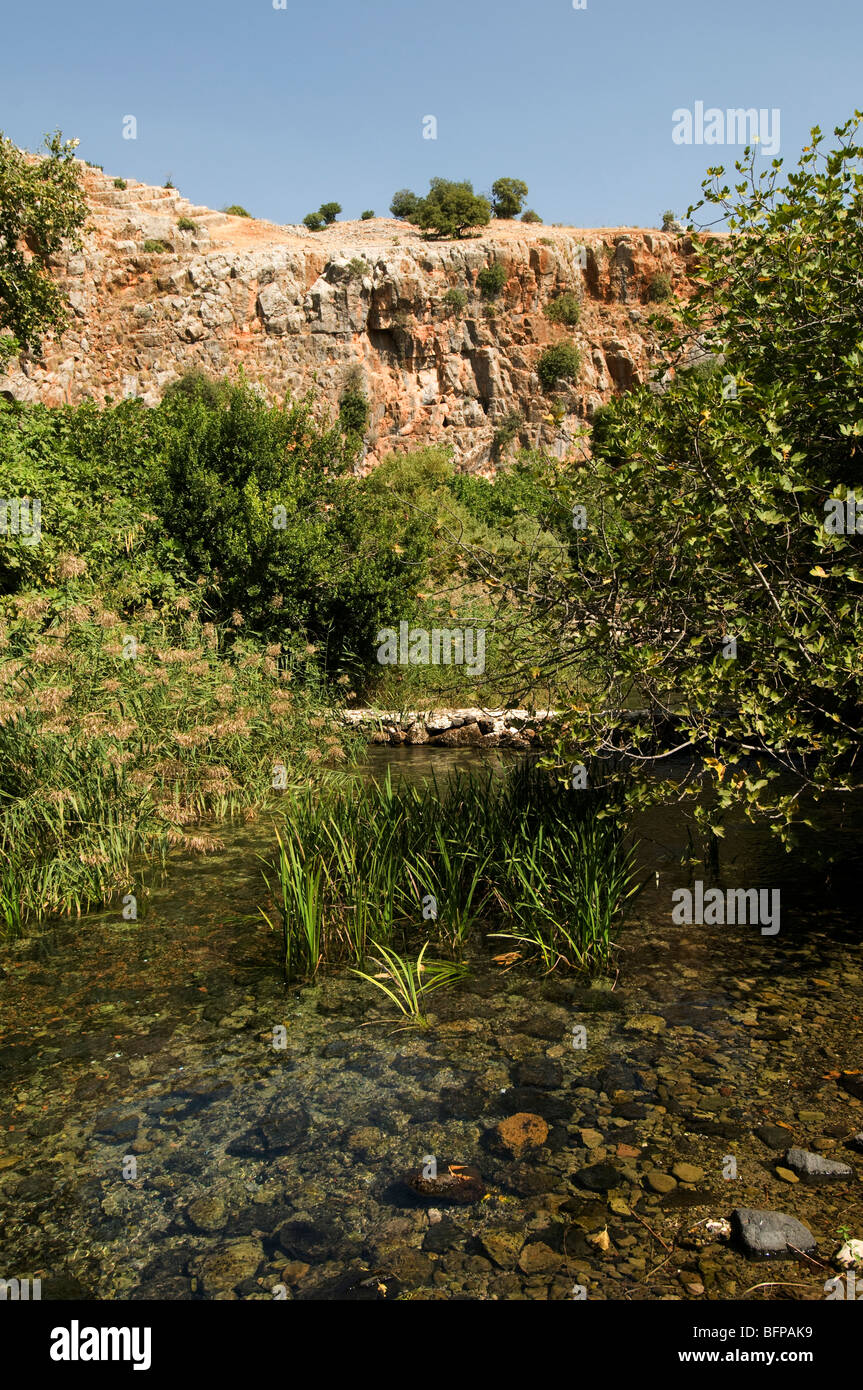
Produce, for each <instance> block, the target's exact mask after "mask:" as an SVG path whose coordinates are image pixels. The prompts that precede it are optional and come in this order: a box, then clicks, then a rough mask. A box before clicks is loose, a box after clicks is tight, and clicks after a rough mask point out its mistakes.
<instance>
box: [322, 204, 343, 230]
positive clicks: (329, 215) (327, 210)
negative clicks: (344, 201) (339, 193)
mask: <svg viewBox="0 0 863 1390" xmlns="http://www.w3.org/2000/svg"><path fill="white" fill-rule="evenodd" d="M341 210H342V205H341V203H321V206H320V207H319V208H318V212H319V213H320V214H321V217H322V218H323V219H324V221H325V223H326V224H327V226H329V225H330V223H331V222H335V220H336V218H337V217H338V215H339V213H340V212H341Z"/></svg>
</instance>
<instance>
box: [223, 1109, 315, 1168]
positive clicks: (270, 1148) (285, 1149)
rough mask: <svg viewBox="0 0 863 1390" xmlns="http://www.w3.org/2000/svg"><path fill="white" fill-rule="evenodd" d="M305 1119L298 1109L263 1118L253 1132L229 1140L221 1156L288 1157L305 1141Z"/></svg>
mask: <svg viewBox="0 0 863 1390" xmlns="http://www.w3.org/2000/svg"><path fill="white" fill-rule="evenodd" d="M308 1128H309V1116H308V1113H307V1111H306V1110H304V1109H303V1107H302V1106H298V1107H297V1108H296V1109H292V1110H291V1109H286V1110H277V1111H274V1112H272V1113H270V1114H268V1115H265V1116H264V1117H263V1119H262V1120H261V1121H260V1123H259V1124H258V1125H256V1126H255V1127H254V1128H253V1129H247V1130H246V1131H245V1133H244V1134H240V1135H239V1136H238V1137H237V1138H236V1139H232V1140H231V1143H230V1144H228V1146H227V1148H226V1150H225V1152H226V1153H229V1154H231V1155H232V1156H233V1157H234V1158H271V1157H272V1156H273V1155H274V1154H286V1153H290V1152H291V1151H292V1150H293V1149H295V1148H297V1146H298V1145H299V1144H301V1143H302V1142H303V1140H304V1139H305V1137H306V1134H307V1132H308Z"/></svg>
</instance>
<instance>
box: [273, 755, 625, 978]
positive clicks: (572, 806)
mask: <svg viewBox="0 0 863 1390" xmlns="http://www.w3.org/2000/svg"><path fill="white" fill-rule="evenodd" d="M608 812H609V806H608V805H607V804H606V803H605V802H604V801H603V800H602V797H601V795H600V794H598V793H593V792H588V791H580V792H574V791H572V790H571V789H570V787H569V786H568V785H566V784H564V783H563V782H562V781H561V780H560V779H558V778H556V777H555V776H554V774H553V773H549V772H545V771H541V770H539V769H538V768H536V767H528V766H526V765H520V766H518V767H516V768H514V769H512V770H511V771H510V772H509V773H508V774H507V775H506V776H504V777H503V778H501V779H498V780H495V779H494V777H493V776H491V775H490V776H488V777H478V778H477V777H469V776H465V775H464V774H461V775H458V776H456V777H455V778H454V779H452V780H451V781H450V782H448V783H447V784H446V785H445V786H444V788H443V789H440V788H439V787H438V786H437V785H436V783H434V782H433V781H432V782H431V783H427V784H423V785H422V786H415V785H413V786H410V785H401V786H394V784H393V782H392V779H391V777H390V776H389V774H387V777H386V778H385V779H384V780H383V781H382V782H374V783H371V784H367V783H359V782H349V781H348V780H347V779H340V780H335V779H334V780H331V781H329V782H325V783H324V785H323V787H322V788H321V789H320V790H317V791H316V792H315V793H312V792H310V791H308V792H306V793H304V794H302V795H298V796H295V797H293V798H291V799H290V800H289V801H288V803H287V804H286V806H285V816H286V826H285V832H284V836H283V837H280V839H279V858H278V862H277V865H276V884H275V890H274V892H273V896H274V898H275V899H276V901H277V903H278V909H279V914H280V926H281V930H282V933H283V937H284V958H285V973H286V977H287V978H288V979H289V980H291V979H296V978H298V977H309V976H311V975H314V974H315V973H316V972H317V971H318V970H319V969H320V967H321V966H322V965H323V964H324V963H328V962H334V961H339V960H351V961H354V962H355V963H356V964H359V965H362V964H363V962H364V961H365V959H366V957H367V955H369V954H370V953H374V952H376V953H377V957H378V960H379V962H380V958H381V956H382V955H383V959H384V964H385V967H386V970H387V971H388V972H389V974H388V976H387V978H390V977H391V980H390V983H391V986H392V981H395V982H396V984H397V985H398V992H399V998H400V999H401V998H403V997H405V996H404V989H403V982H404V981H405V980H406V979H407V978H409V976H408V975H406V974H405V971H406V970H408V969H409V964H410V963H409V962H408V961H405V960H402V958H401V957H400V956H398V955H397V954H396V952H395V947H396V945H402V944H404V943H407V942H408V941H409V940H410V939H411V938H412V937H413V938H416V937H418V935H419V934H420V933H425V935H426V939H427V941H432V940H434V941H435V942H437V943H438V945H439V947H440V948H441V949H443V950H445V951H447V952H448V953H449V955H450V956H451V957H452V958H454V959H455V960H461V959H462V958H463V956H464V953H465V951H466V949H467V947H468V944H469V943H470V942H471V941H472V940H478V939H479V938H481V937H482V936H483V935H500V936H505V937H507V938H509V939H511V940H512V941H514V942H515V943H517V945H518V946H519V948H520V954H521V956H522V957H523V958H524V959H528V958H536V959H538V960H539V961H541V962H542V964H543V965H544V966H545V968H546V970H553V969H555V968H556V967H558V966H568V967H571V968H578V969H591V968H593V967H596V966H601V965H603V964H604V963H605V962H607V960H608V957H609V954H610V952H611V950H612V945H613V942H612V933H613V931H614V928H615V926H616V924H617V923H618V922H619V920H620V917H621V914H622V911H623V908H624V906H625V903H626V901H627V899H628V898H629V897H630V896H631V895H632V893H633V892H634V891H635V886H634V882H635V881H634V867H633V858H634V855H633V851H632V849H631V848H627V846H626V843H625V839H624V834H623V830H622V828H621V825H620V823H619V821H618V819H617V818H616V817H615V816H614V815H612V814H609V813H608ZM268 882H269V878H268ZM271 891H273V890H272V885H271ZM265 915H266V914H265ZM267 920H268V921H270V922H271V925H275V924H274V923H273V921H272V918H271V917H270V916H268V917H267ZM393 972H395V973H394V974H393ZM367 978H368V977H367Z"/></svg>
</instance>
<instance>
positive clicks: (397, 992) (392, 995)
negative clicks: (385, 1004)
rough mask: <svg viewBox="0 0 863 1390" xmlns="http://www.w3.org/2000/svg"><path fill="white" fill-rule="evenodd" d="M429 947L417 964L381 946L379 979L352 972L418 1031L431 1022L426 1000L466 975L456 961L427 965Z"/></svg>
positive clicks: (422, 952) (428, 963)
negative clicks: (425, 1007) (380, 994)
mask: <svg viewBox="0 0 863 1390" xmlns="http://www.w3.org/2000/svg"><path fill="white" fill-rule="evenodd" d="M428 946H429V943H428V942H426V943H425V945H424V946H423V948H422V950H421V951H420V953H419V955H418V956H417V958H416V960H415V961H412V960H408V959H406V958H405V957H404V956H400V955H398V953H397V952H396V951H392V950H390V949H389V948H388V947H386V946H379V947H378V950H379V952H380V956H379V957H378V959H377V961H376V964H378V965H379V966H380V967H381V973H380V974H379V975H368V974H366V972H365V971H363V970H354V971H353V974H354V975H359V977H360V979H361V980H367V981H368V982H369V984H372V985H374V986H375V988H376V989H379V990H381V991H382V992H383V993H384V994H385V995H386V996H387V998H388V999H391V1000H392V1002H393V1003H394V1004H395V1006H396V1008H397V1009H398V1010H399V1012H400V1013H402V1014H403V1015H404V1017H405V1018H407V1019H409V1020H410V1022H411V1024H412V1025H414V1026H415V1027H419V1028H427V1027H428V1019H427V1018H426V1016H425V1014H424V1013H423V1003H424V1000H425V998H426V996H427V995H429V994H430V993H431V992H432V990H435V989H442V988H443V987H444V986H445V985H451V984H455V983H456V982H457V981H458V980H462V979H464V977H465V975H466V974H467V966H465V965H460V964H458V963H456V962H453V961H431V960H430V961H428V962H426V961H425V960H424V956H425V953H426V951H427V950H428Z"/></svg>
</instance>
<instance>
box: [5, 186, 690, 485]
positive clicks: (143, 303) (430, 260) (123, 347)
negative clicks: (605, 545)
mask: <svg viewBox="0 0 863 1390" xmlns="http://www.w3.org/2000/svg"><path fill="white" fill-rule="evenodd" d="M80 169H81V176H82V181H83V184H84V187H85V190H86V193H87V197H88V201H89V204H90V211H91V217H90V224H91V230H90V231H89V232H88V234H87V237H86V239H85V244H84V249H83V251H82V252H80V253H76V254H74V255H70V256H68V257H66V258H62V259H60V260H58V262H57V265H56V269H55V273H56V276H57V279H58V282H59V283H60V284H61V286H62V287H63V288H64V290H66V292H67V293H68V295H69V300H70V305H71V322H70V325H69V328H68V329H67V331H66V332H65V333H64V335H63V337H62V339H61V340H60V342H59V343H56V342H51V340H48V341H47V342H46V358H45V363H44V365H43V366H38V367H37V366H34V365H32V364H27V365H26V367H25V366H24V365H23V364H22V365H13V366H12V367H11V368H10V369H9V370H8V371H7V372H6V375H5V377H3V378H0V390H3V391H6V392H9V393H11V394H12V395H13V396H14V397H16V398H17V399H21V400H41V401H44V402H45V403H47V404H59V403H60V402H62V401H69V402H72V403H75V402H78V401H80V400H83V399H85V398H86V397H88V396H92V397H93V398H95V399H96V400H98V401H102V400H104V399H105V397H106V396H111V397H113V398H114V399H115V400H116V399H118V398H122V397H124V396H140V397H142V398H143V399H144V400H145V401H146V402H147V403H148V404H155V403H156V402H157V401H158V400H159V399H160V398H161V395H162V392H163V391H164V389H165V387H166V386H167V385H168V384H169V383H170V382H171V381H173V380H175V379H176V378H177V377H179V376H180V375H182V374H183V373H184V372H186V371H189V370H191V369H198V370H203V371H206V372H208V373H211V374H213V375H216V376H226V377H236V376H237V374H238V373H239V371H240V369H242V370H243V371H244V372H245V373H246V375H247V377H248V378H249V380H251V381H252V382H255V383H259V384H260V386H261V388H262V389H263V390H264V391H265V392H266V393H267V394H269V395H270V396H271V397H272V398H274V399H281V398H283V397H284V395H285V393H286V392H289V393H290V394H291V395H293V396H302V395H305V394H306V393H307V392H309V391H311V392H312V393H313V394H314V395H315V396H316V398H317V400H318V401H319V403H320V407H321V410H322V411H330V412H334V411H335V410H336V409H337V406H338V400H339V397H340V396H341V394H342V392H343V390H344V388H345V385H346V383H347V380H348V376H349V374H351V373H352V372H353V373H355V372H356V371H358V372H359V376H360V379H361V381H362V383H363V387H364V390H365V392H366V394H367V395H368V397H369V399H370V402H371V414H370V427H369V431H368V433H367V436H366V439H367V453H366V456H365V459H364V467H372V466H374V464H375V463H376V462H378V461H379V460H380V459H382V458H383V457H384V456H385V455H386V454H388V453H391V452H394V451H403V450H406V449H412V448H418V447H420V446H423V445H428V444H433V443H439V442H441V443H445V444H447V445H448V446H450V447H452V449H453V452H454V457H455V460H456V462H457V464H458V465H459V466H460V467H462V468H479V469H486V468H487V469H489V470H492V469H493V467H494V465H493V463H492V459H493V455H494V447H493V446H494V438H495V431H496V430H497V429H498V428H499V427H500V425H501V423H502V422H503V421H504V420H505V419H506V418H507V417H508V416H520V417H521V420H522V422H523V423H522V426H521V429H520V432H519V433H518V434H517V435H516V436H515V437H514V438H513V439H512V440H511V442H510V443H509V444H508V445H507V446H505V447H508V448H510V449H515V448H517V447H518V446H519V444H521V445H523V446H525V445H530V446H531V447H536V446H537V445H541V446H542V447H544V448H545V449H547V450H549V451H551V452H553V453H556V454H557V455H558V456H561V457H562V456H564V455H570V454H572V453H574V452H575V453H578V452H584V451H585V445H584V442H583V439H582V437H581V430H582V428H583V426H584V423H585V422H586V421H587V420H589V418H590V416H591V415H592V413H593V411H594V410H595V409H596V407H597V406H599V405H601V404H603V403H604V402H605V401H607V400H608V399H609V398H610V396H612V395H613V394H614V393H615V392H619V391H621V390H627V389H629V388H630V387H631V386H632V385H633V384H637V383H638V382H639V381H645V380H647V379H648V378H649V377H650V374H651V369H652V361H653V358H654V356H655V344H654V341H653V337H652V332H651V329H650V327H649V324H648V317H649V314H650V313H651V310H652V306H651V304H650V292H651V283H652V281H653V278H654V277H655V276H656V275H658V274H660V273H662V274H664V275H666V276H668V277H670V281H671V284H672V286H673V288H674V289H675V290H676V291H678V292H680V293H681V294H683V295H684V296H687V295H688V294H689V292H690V277H691V276H692V275H693V274H694V272H695V268H696V267H695V259H694V256H693V254H692V248H691V244H690V242H689V240H688V238H687V237H685V236H681V235H680V234H678V233H674V232H659V231H644V230H638V229H634V228H616V229H608V228H603V229H592V230H583V231H579V230H577V229H574V228H568V227H567V228H564V227H544V226H541V225H534V224H525V223H522V222H508V221H495V222H493V223H492V224H491V225H490V226H489V227H488V228H485V229H483V231H482V234H481V235H480V236H477V237H474V238H465V239H464V240H461V241H439V242H438V241H431V242H428V241H424V240H423V238H422V235H421V233H420V232H419V231H418V230H417V229H416V228H413V227H411V226H409V225H408V224H407V223H403V222H396V221H393V220H390V219H383V218H376V219H374V220H370V221H366V222H353V223H345V222H341V223H334V224H333V225H332V226H331V227H329V228H328V229H326V230H325V231H323V232H320V233H310V232H308V231H307V230H306V228H304V227H296V226H294V227H278V226H275V225H274V224H273V223H269V222H261V221H258V220H255V219H251V218H242V217H229V216H227V215H225V214H224V213H217V212H212V211H210V210H209V209H207V208H196V207H192V206H191V205H190V204H189V203H188V201H187V200H186V199H184V198H182V197H181V195H180V194H179V193H178V192H177V191H176V190H175V189H165V188H151V187H148V186H146V185H144V184H139V183H136V182H135V181H134V180H129V181H128V186H127V187H126V188H124V189H116V188H115V187H114V184H113V180H112V179H111V178H108V177H106V176H105V175H104V174H102V173H101V172H100V171H99V170H96V169H90V168H87V167H86V166H83V165H81V166H80ZM180 219H186V221H187V222H191V223H193V224H194V229H190V228H187V229H186V230H180V229H179V227H178V225H177V224H178V221H179V220H180ZM145 241H146V242H150V243H153V242H161V243H162V244H163V245H164V247H165V249H164V251H161V252H159V251H156V252H153V251H145V250H144V243H145ZM497 263H499V264H502V265H503V266H504V268H505V270H506V272H507V281H506V284H505V287H504V289H503V291H502V292H501V294H500V296H499V297H498V298H497V299H495V300H493V301H489V300H486V299H484V298H483V297H482V296H481V294H480V292H479V290H478V288H477V276H478V274H479V272H480V270H482V269H483V267H485V266H488V265H491V264H497ZM452 290H457V291H459V292H460V295H464V296H466V300H465V302H464V304H463V306H462V305H460V304H459V303H456V304H453V303H451V302H448V301H447V299H446V295H447V292H448V291H452ZM563 292H568V293H571V294H574V295H576V296H577V297H578V298H579V299H580V300H581V315H580V319H579V322H578V324H577V325H576V326H575V327H566V326H563V325H559V324H555V323H552V322H550V321H549V319H548V318H547V317H546V316H545V314H544V313H543V308H544V306H545V305H546V304H547V303H548V302H549V301H550V300H551V299H553V298H555V297H556V296H557V295H559V294H561V293H563ZM459 298H460V296H456V299H459ZM564 340H568V341H571V342H574V343H575V344H576V346H577V347H578V348H579V349H580V352H581V367H580V370H579V373H578V377H577V379H575V380H572V381H566V382H561V383H560V384H559V386H558V387H557V388H556V389H555V390H554V391H553V392H551V393H550V394H545V393H543V391H542V390H541V388H540V384H539V380H538V377H537V375H536V364H537V361H538V359H539V356H540V354H541V352H542V351H543V349H544V348H545V347H547V346H549V345H550V344H553V343H557V342H560V341H564Z"/></svg>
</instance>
